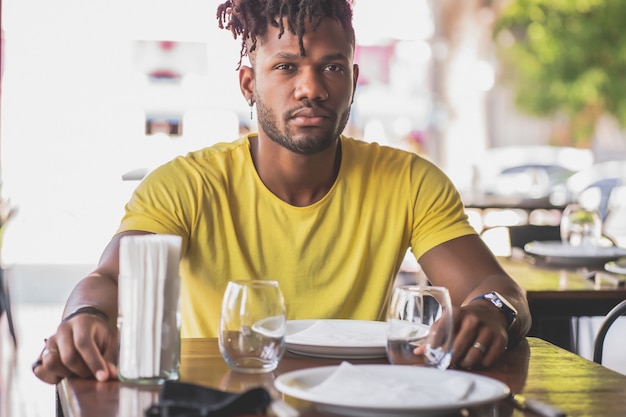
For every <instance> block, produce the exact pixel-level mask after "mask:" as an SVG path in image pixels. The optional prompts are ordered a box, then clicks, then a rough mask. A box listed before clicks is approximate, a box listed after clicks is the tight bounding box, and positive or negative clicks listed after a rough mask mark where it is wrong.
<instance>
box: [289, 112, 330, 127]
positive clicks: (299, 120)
mask: <svg viewBox="0 0 626 417" xmlns="http://www.w3.org/2000/svg"><path fill="white" fill-rule="evenodd" d="M330 116H331V115H330V113H329V112H327V111H325V110H321V109H311V108H303V109H300V110H297V111H295V112H293V113H292V114H291V117H290V118H291V120H292V121H293V122H294V123H296V124H298V125H301V126H315V125H319V124H322V123H325V122H327V121H328V120H329V119H330V118H331V117H330Z"/></svg>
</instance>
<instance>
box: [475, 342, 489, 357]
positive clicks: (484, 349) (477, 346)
mask: <svg viewBox="0 0 626 417" xmlns="http://www.w3.org/2000/svg"><path fill="white" fill-rule="evenodd" d="M472 347H473V348H475V349H478V350H479V351H480V353H482V354H483V355H484V354H485V353H487V346H485V345H483V344H482V343H480V342H478V341H476V342H474V344H473V345H472Z"/></svg>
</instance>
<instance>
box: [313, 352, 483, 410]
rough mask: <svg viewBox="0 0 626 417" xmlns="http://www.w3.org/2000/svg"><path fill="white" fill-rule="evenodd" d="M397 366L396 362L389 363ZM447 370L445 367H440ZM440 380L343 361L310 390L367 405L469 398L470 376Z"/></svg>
mask: <svg viewBox="0 0 626 417" xmlns="http://www.w3.org/2000/svg"><path fill="white" fill-rule="evenodd" d="M389 366H392V367H393V366H394V365H389ZM437 372H442V373H445V372H446V371H437ZM448 375H449V377H446V378H438V380H436V381H434V380H427V379H424V380H407V379H406V378H401V377H398V378H396V377H394V376H393V375H391V374H388V375H385V376H381V375H380V374H377V373H376V372H375V371H371V372H370V371H368V370H367V369H364V368H362V367H357V366H355V365H352V364H350V363H348V362H343V363H342V364H341V365H340V366H339V367H338V368H337V369H336V370H335V371H334V372H333V373H332V374H331V375H330V376H329V377H328V378H326V379H325V380H324V381H323V382H321V383H320V384H318V385H316V386H314V387H313V388H311V389H310V390H309V392H310V393H312V394H315V395H317V396H320V397H323V398H324V399H325V400H328V401H332V402H338V403H344V404H345V403H352V404H359V406H364V407H369V406H371V407H389V406H398V405H402V404H407V403H408V402H410V403H411V404H416V403H419V404H421V405H423V406H427V405H431V406H435V405H442V404H451V403H454V402H456V401H460V400H463V399H464V398H466V397H467V396H468V395H469V394H470V392H471V391H472V388H473V386H474V380H473V379H472V378H470V377H469V376H468V377H466V376H463V375H458V374H450V373H448Z"/></svg>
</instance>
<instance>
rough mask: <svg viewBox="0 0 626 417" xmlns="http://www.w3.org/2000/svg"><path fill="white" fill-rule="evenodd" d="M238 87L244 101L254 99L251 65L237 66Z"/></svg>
mask: <svg viewBox="0 0 626 417" xmlns="http://www.w3.org/2000/svg"><path fill="white" fill-rule="evenodd" d="M239 88H240V89H241V94H243V97H244V98H245V99H246V102H248V101H249V100H250V99H254V69H253V68H252V67H249V66H246V65H242V66H241V68H239Z"/></svg>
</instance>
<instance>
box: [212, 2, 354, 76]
mask: <svg viewBox="0 0 626 417" xmlns="http://www.w3.org/2000/svg"><path fill="white" fill-rule="evenodd" d="M324 17H332V18H335V19H337V20H338V21H339V23H340V24H341V27H342V28H343V30H344V32H345V34H346V37H347V38H348V40H349V41H350V42H351V43H352V44H353V45H354V40H355V38H354V27H353V26H352V0H228V1H226V2H225V3H223V4H220V5H219V6H218V8H217V21H218V24H219V27H220V29H227V30H230V31H231V32H232V34H233V37H234V38H235V39H237V36H241V51H240V52H239V62H238V64H237V69H239V68H240V67H241V61H242V59H243V58H244V57H245V56H246V55H249V54H250V53H251V52H253V51H254V50H255V49H256V46H257V41H258V39H259V38H263V37H264V36H265V35H266V34H267V28H268V25H272V26H274V27H277V28H279V29H280V32H279V34H278V38H279V39H280V37H281V36H282V35H283V33H285V25H284V23H283V19H286V20H287V29H288V30H289V32H291V33H292V34H294V35H297V36H298V43H299V45H300V55H302V56H304V55H305V51H304V42H303V40H302V37H303V36H304V32H305V23H307V22H308V23H313V28H312V29H313V30H316V29H317V28H318V26H319V25H320V23H321V21H322V18H324Z"/></svg>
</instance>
